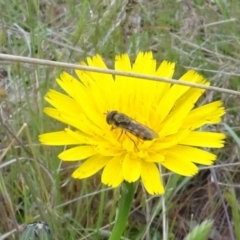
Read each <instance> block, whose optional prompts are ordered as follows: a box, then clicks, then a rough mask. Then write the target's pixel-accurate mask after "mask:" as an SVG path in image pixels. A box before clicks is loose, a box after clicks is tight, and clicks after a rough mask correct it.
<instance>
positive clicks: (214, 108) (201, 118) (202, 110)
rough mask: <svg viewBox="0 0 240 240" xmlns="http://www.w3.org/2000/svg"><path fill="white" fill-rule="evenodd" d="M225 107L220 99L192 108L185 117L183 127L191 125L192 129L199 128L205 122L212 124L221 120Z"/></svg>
mask: <svg viewBox="0 0 240 240" xmlns="http://www.w3.org/2000/svg"><path fill="white" fill-rule="evenodd" d="M224 114H225V109H224V107H223V106H222V102H221V101H215V102H212V103H209V104H206V105H203V106H201V107H198V108H195V109H193V110H192V111H191V112H190V113H189V115H188V116H187V117H186V119H185V121H184V123H183V127H185V126H189V125H191V126H192V129H193V130H194V129H196V128H199V127H201V126H203V125H205V124H214V123H218V122H220V121H221V117H222V116H223V115H224Z"/></svg>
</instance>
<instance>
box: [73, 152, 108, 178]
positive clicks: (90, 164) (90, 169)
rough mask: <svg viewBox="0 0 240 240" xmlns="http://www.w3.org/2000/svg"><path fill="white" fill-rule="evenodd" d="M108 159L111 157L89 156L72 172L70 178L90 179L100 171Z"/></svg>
mask: <svg viewBox="0 0 240 240" xmlns="http://www.w3.org/2000/svg"><path fill="white" fill-rule="evenodd" d="M110 159H111V157H104V156H101V155H99V154H96V155H94V156H91V157H89V158H88V159H87V160H86V161H85V162H84V163H82V164H81V166H79V168H78V169H77V170H75V171H74V172H73V174H72V177H73V178H79V179H82V178H87V177H90V176H92V175H93V174H95V173H97V172H98V171H99V170H101V169H102V168H103V167H104V166H105V165H106V164H107V163H108V161H109V160H110Z"/></svg>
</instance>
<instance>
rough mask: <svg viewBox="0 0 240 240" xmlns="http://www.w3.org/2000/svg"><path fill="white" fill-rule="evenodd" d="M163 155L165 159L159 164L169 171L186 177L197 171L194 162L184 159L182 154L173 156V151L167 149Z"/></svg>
mask: <svg viewBox="0 0 240 240" xmlns="http://www.w3.org/2000/svg"><path fill="white" fill-rule="evenodd" d="M164 155H165V161H164V162H162V163H161V165H163V166H164V167H165V168H167V169H169V170H170V171H172V172H175V173H178V174H180V175H182V176H187V177H190V176H193V175H195V174H196V173H197V172H198V167H197V166H196V165H195V164H194V163H192V162H190V161H188V160H185V158H184V156H175V154H174V153H172V152H169V151H168V152H166V153H165V154H164Z"/></svg>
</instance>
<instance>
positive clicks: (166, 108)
mask: <svg viewBox="0 0 240 240" xmlns="http://www.w3.org/2000/svg"><path fill="white" fill-rule="evenodd" d="M202 78H203V77H202V76H201V75H199V74H197V73H196V72H195V71H193V70H190V71H188V72H187V73H185V74H184V75H183V76H182V77H181V78H180V79H179V81H186V82H199V81H201V80H202ZM189 89H190V87H189V86H183V85H178V84H175V85H173V86H172V87H171V88H170V89H169V91H167V92H166V94H165V95H164V96H163V98H162V99H161V101H160V103H159V105H158V114H159V116H160V117H161V119H159V122H160V123H161V122H162V121H163V120H164V119H165V118H166V116H167V115H168V114H169V112H170V111H171V109H172V108H173V106H174V105H175V103H176V101H177V100H178V99H179V98H180V97H181V96H182V95H183V94H184V93H186V92H187V91H188V90H189Z"/></svg>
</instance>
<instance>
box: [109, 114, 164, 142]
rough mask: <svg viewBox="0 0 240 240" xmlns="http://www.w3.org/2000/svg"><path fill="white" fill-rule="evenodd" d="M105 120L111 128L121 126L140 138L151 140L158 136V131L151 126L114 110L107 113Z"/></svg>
mask: <svg viewBox="0 0 240 240" xmlns="http://www.w3.org/2000/svg"><path fill="white" fill-rule="evenodd" d="M106 121H107V123H108V124H109V125H112V127H113V128H116V127H118V128H121V129H123V130H125V131H127V132H130V133H131V134H133V135H134V136H136V137H138V138H140V139H142V140H153V139H154V138H158V137H159V135H158V133H156V132H155V131H154V130H152V129H151V128H149V127H147V126H145V125H143V124H141V123H139V122H137V121H135V120H133V119H132V118H130V117H128V116H127V115H125V114H123V113H119V112H118V111H115V110H114V111H110V112H108V113H107V117H106Z"/></svg>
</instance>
